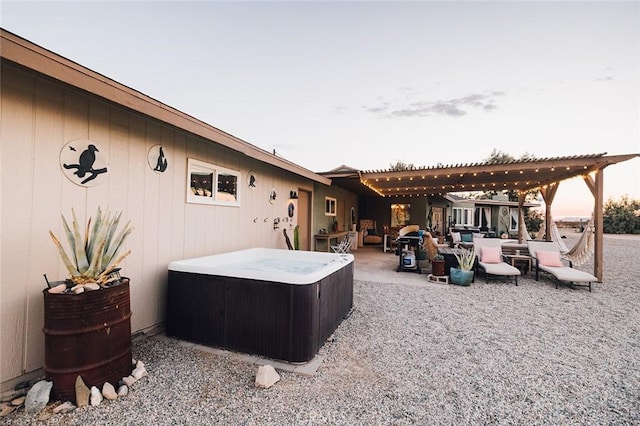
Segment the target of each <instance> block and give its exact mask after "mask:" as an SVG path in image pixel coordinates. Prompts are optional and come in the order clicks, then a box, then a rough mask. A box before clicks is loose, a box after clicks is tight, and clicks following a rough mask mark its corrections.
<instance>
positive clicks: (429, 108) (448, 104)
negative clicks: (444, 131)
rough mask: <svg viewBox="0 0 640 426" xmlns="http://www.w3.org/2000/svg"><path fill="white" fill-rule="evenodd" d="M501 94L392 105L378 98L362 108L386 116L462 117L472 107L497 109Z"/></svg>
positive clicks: (484, 109)
mask: <svg viewBox="0 0 640 426" xmlns="http://www.w3.org/2000/svg"><path fill="white" fill-rule="evenodd" d="M503 95H504V92H500V91H492V92H487V93H472V94H469V95H466V96H462V97H459V98H453V99H440V100H436V101H431V102H427V101H420V102H411V103H409V104H406V105H392V104H391V103H390V102H388V101H382V100H381V99H378V100H379V102H380V103H379V104H377V105H372V106H365V107H364V109H365V111H367V112H371V113H374V114H380V115H383V116H387V117H429V116H433V115H448V116H450V117H462V116H464V115H467V114H468V113H469V111H470V110H472V109H481V110H483V111H486V112H491V111H494V110H496V109H498V106H497V104H496V98H497V97H499V96H503Z"/></svg>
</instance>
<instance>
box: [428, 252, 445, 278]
mask: <svg viewBox="0 0 640 426" xmlns="http://www.w3.org/2000/svg"><path fill="white" fill-rule="evenodd" d="M431 273H432V274H433V275H435V276H437V277H442V276H444V275H445V273H444V256H443V255H441V254H436V255H435V256H433V259H432V260H431Z"/></svg>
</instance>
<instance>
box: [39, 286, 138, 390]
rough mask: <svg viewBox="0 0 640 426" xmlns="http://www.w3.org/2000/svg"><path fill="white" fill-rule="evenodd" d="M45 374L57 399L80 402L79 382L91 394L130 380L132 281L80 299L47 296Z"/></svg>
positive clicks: (76, 295) (47, 293) (82, 296)
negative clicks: (90, 391) (130, 288)
mask: <svg viewBox="0 0 640 426" xmlns="http://www.w3.org/2000/svg"><path fill="white" fill-rule="evenodd" d="M44 337H45V339H44V342H45V361H44V369H45V374H46V377H47V380H52V381H53V389H52V391H51V393H52V396H53V398H55V399H59V400H62V401H67V400H69V401H72V402H75V401H76V399H75V395H76V392H75V382H76V377H77V376H81V377H82V380H83V381H84V382H85V384H86V385H87V386H88V387H89V388H90V387H91V386H96V387H98V389H102V385H103V384H104V383H105V382H109V383H111V384H112V385H114V386H117V385H118V382H119V381H120V379H121V378H122V377H126V376H128V375H129V374H131V370H132V366H131V303H130V296H129V279H128V278H122V280H121V284H119V285H115V286H112V287H108V288H103V289H100V290H94V291H86V292H84V293H80V294H52V293H49V292H48V291H47V289H45V290H44Z"/></svg>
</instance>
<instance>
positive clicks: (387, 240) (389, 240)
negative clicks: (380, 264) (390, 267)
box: [382, 234, 395, 253]
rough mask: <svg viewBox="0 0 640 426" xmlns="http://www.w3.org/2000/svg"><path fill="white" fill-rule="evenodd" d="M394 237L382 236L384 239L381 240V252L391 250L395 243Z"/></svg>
mask: <svg viewBox="0 0 640 426" xmlns="http://www.w3.org/2000/svg"><path fill="white" fill-rule="evenodd" d="M394 236H395V234H384V238H383V240H382V251H383V252H384V253H386V252H387V250H391V249H393V245H394V243H395V241H394V239H393V238H394Z"/></svg>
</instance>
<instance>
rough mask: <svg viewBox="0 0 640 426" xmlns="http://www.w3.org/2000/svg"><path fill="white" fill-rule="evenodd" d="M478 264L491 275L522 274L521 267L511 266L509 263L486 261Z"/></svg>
mask: <svg viewBox="0 0 640 426" xmlns="http://www.w3.org/2000/svg"><path fill="white" fill-rule="evenodd" d="M478 265H480V267H481V268H482V269H484V270H485V272H486V273H487V274H490V275H520V269H518V268H516V267H515V266H511V265H509V264H508V263H505V262H500V263H484V262H478Z"/></svg>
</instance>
